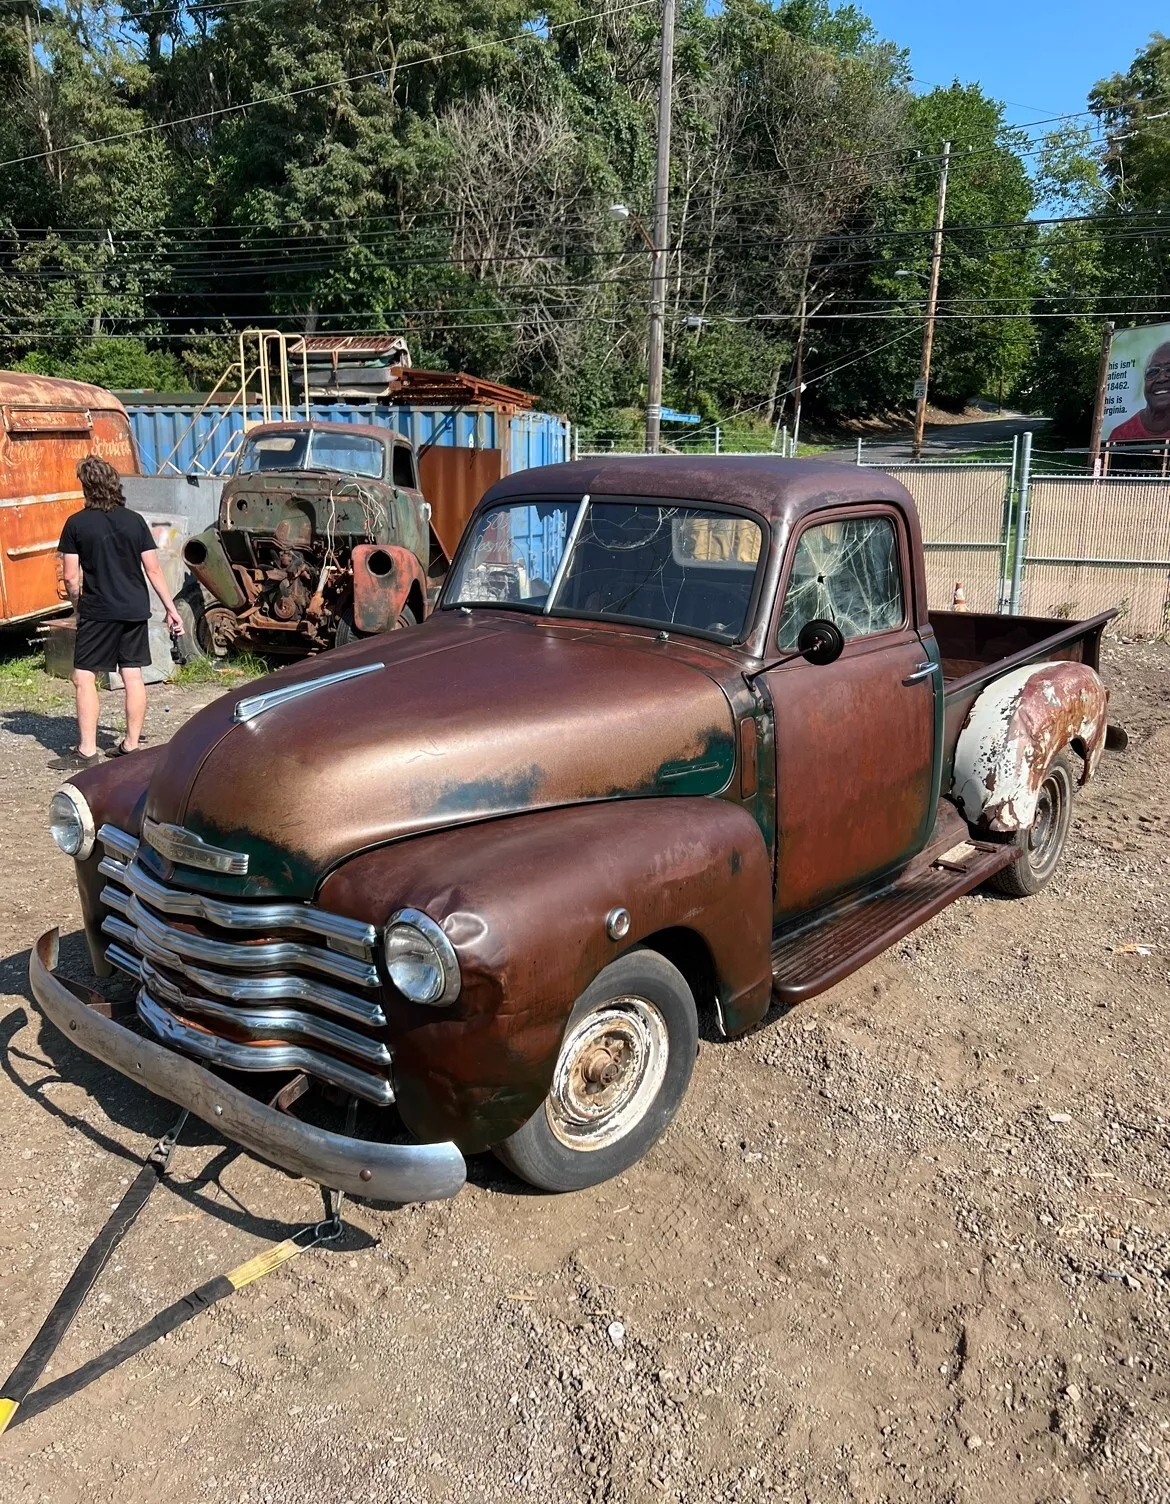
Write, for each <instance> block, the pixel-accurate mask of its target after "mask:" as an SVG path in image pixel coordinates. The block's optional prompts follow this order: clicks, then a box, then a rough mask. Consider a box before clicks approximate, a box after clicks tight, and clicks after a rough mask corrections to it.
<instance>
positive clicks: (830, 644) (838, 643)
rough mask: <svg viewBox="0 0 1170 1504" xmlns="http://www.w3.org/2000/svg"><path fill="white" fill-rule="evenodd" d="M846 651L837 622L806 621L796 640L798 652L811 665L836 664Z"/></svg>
mask: <svg viewBox="0 0 1170 1504" xmlns="http://www.w3.org/2000/svg"><path fill="white" fill-rule="evenodd" d="M844 650H845V638H844V637H843V636H842V634H841V628H840V627H839V626H838V625H837V623H836V622H835V621H822V620H820V619H819V618H818V619H817V620H815V621H806V622H805V624H804V626H803V627H801V629H800V636H799V637H798V638H797V639H796V651H797V652H798V653H799V654H800V656H801V657H802V658H804V659H807V661H808V662H809V663H819V664H826V663H836V661H837V659H838V658H840V656H841V654H842V653H843V652H844Z"/></svg>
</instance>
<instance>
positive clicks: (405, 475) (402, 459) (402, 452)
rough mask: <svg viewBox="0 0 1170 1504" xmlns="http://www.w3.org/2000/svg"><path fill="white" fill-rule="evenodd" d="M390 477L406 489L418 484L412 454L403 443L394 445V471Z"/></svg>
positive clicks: (412, 488) (409, 489) (411, 488)
mask: <svg viewBox="0 0 1170 1504" xmlns="http://www.w3.org/2000/svg"><path fill="white" fill-rule="evenodd" d="M391 479H392V480H393V482H394V484H395V485H396V486H402V487H404V488H405V489H406V490H408V491H412V490H414V489H415V488H416V487H417V485H418V481H417V480H416V479H415V476H414V454H413V452H412V451H411V450H409V449H408V448H407V447H406V445H405V444H395V446H394V473H393V475H392V476H391Z"/></svg>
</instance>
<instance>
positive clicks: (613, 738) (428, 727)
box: [145, 612, 735, 898]
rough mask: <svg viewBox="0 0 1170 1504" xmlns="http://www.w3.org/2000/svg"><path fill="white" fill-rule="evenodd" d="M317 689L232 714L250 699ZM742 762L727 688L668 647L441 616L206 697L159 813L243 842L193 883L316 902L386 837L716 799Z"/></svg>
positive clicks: (574, 629)
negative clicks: (656, 800) (236, 858)
mask: <svg viewBox="0 0 1170 1504" xmlns="http://www.w3.org/2000/svg"><path fill="white" fill-rule="evenodd" d="M355 670H364V672H361V673H360V674H358V673H354V674H353V677H347V678H345V679H341V680H336V681H334V682H332V683H329V682H323V681H327V680H328V679H329V677H330V676H331V675H337V674H342V673H347V672H349V671H355ZM308 684H315V687H314V688H311V689H308V690H306V692H305V693H304V694H303V695H301V696H299V697H297V698H290V699H286V700H284V701H283V702H281V703H277V704H274V705H272V706H271V708H268V709H262V710H260V711H259V712H258V713H256V714H253V715H251V716H250V717H249V718H247V719H242V720H241V719H237V718H236V707H237V706H238V705H240V703H241V702H242V701H251V700H255V699H256V697H257V696H260V695H263V694H265V693H266V692H269V691H273V690H279V689H281V688H285V687H292V686H296V685H308ZM247 709H248V707H247V706H245V707H244V710H247ZM734 761H735V742H734V722H733V718H732V713H731V707H730V705H729V703H728V701H727V698H726V697H725V695H724V693H723V691H722V690H721V689H720V687H719V685H718V683H717V682H716V680H715V679H714V678H713V677H712V676H711V675H709V674H708V673H706V672H704V671H703V669H702V668H700V667H697V666H695V664H694V662H683V661H680V657H679V655H677V653H676V652H674V651H672V647H671V645H670V644H668V643H665V642H664V643H658V642H656V641H655V640H654V639H653V638H652V637H649V636H645V635H638V634H634V633H618V632H612V631H600V630H597V629H592V628H589V627H582V626H581V625H579V624H574V623H567V622H564V621H560V622H550V621H544V620H534V619H531V618H527V617H520V616H512V617H509V616H508V615H507V614H506V613H502V612H473V613H470V614H464V613H456V612H450V613H446V612H444V613H442V614H441V615H440V616H438V617H435V618H432V619H431V621H429V622H428V623H426V624H425V625H424V626H422V627H418V628H413V629H411V630H409V631H403V632H394V633H390V634H387V635H385V636H381V637H377V638H371V639H368V640H367V641H364V642H362V643H358V644H354V645H353V646H351V647H347V648H341V649H335V650H334V651H333V652H331V653H329V654H328V655H326V656H325V657H322V658H317V659H315V660H310V661H309V662H307V663H302V664H298V665H296V666H295V667H293V668H290V669H284V670H281V671H280V672H279V673H276V674H273V675H270V676H269V677H268V678H265V679H262V680H260V681H258V682H256V683H253V684H250V685H248V686H247V687H246V688H244V689H242V690H239V691H235V692H232V693H230V694H227V695H224V696H222V697H221V698H220V699H218V700H216V701H215V702H214V703H212V704H211V705H208V706H206V707H205V708H204V709H203V710H201V711H200V712H199V713H198V714H197V715H195V716H194V717H193V718H192V719H191V720H190V721H189V722H188V723H187V724H186V725H185V726H184V727H183V729H182V730H181V731H179V732H178V734H177V735H176V736H175V737H174V738H173V740H172V741H171V742H170V743H169V744H168V746H167V747H166V749H165V750H164V752H163V753H162V755H161V756H160V758H159V760H158V762H157V764H156V766H155V771H154V774H153V777H152V779H151V784H150V789H149V792H148V795H147V800H146V810H145V812H146V815H147V817H148V818H150V819H152V820H157V821H165V822H167V823H169V824H173V825H178V826H182V827H183V828H185V829H186V830H188V831H190V832H193V833H194V834H195V835H197V836H199V837H201V838H202V839H203V840H204V841H208V842H211V843H212V844H214V845H217V846H221V847H227V848H229V849H231V850H233V851H239V852H246V853H247V854H248V857H249V864H248V874H247V876H246V877H244V878H239V877H225V876H218V875H215V874H212V873H209V872H203V871H196V870H195V869H194V868H191V869H187V868H184V872H183V875H184V880H189V881H190V882H191V883H192V885H198V886H201V887H205V888H208V889H214V890H217V891H224V892H235V893H239V894H254V895H262V894H263V895H271V894H273V893H280V894H285V895H288V896H290V897H291V896H296V897H304V898H308V897H311V896H312V894H313V893H314V891H315V890H316V888H317V886H318V884H319V883H320V881H321V879H322V878H323V877H324V876H325V875H326V873H327V872H329V871H330V869H331V868H333V867H335V866H336V865H337V864H338V863H339V862H342V861H344V860H346V859H347V858H348V857H351V856H353V855H355V854H356V853H357V852H359V851H363V850H366V849H368V848H369V847H372V846H377V845H381V844H383V843H385V842H387V841H392V840H396V839H400V838H402V837H404V836H410V835H415V834H418V833H419V832H423V831H429V830H438V829H442V828H445V827H449V826H454V825H460V824H464V823H469V822H472V821H478V820H484V819H490V818H493V817H496V816H500V815H511V814H517V813H520V812H522V811H525V810H537V809H548V808H551V807H553V806H556V805H564V804H579V803H582V802H587V801H592V800H600V799H617V798H623V797H631V796H635V797H636V796H654V795H671V794H711V793H717V792H719V790H721V789H722V788H723V787H724V786H725V785H726V783H727V781H728V779H729V778H730V776H731V773H732V770H733V767H734ZM566 855H568V853H566Z"/></svg>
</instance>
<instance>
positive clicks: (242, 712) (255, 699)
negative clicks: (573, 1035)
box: [232, 663, 386, 722]
mask: <svg viewBox="0 0 1170 1504" xmlns="http://www.w3.org/2000/svg"><path fill="white" fill-rule="evenodd" d="M385 667H386V665H385V664H384V663H363V664H362V665H361V667H360V668H346V669H342V670H341V671H340V672H339V673H336V674H322V675H321V677H320V678H319V679H302V680H301V681H300V683H299V684H283V685H281V687H280V688H279V689H269V690H265V692H264V693H263V694H262V695H249V696H248V698H247V699H245V700H239V701H238V702H237V704H236V708H235V710H234V711H233V712H232V720H233V721H237V722H240V721H251V720H254V719H255V718H256V716H258V715H263V714H264V712H265V711H266V710H273V709H275V707H276V706H277V705H283V704H284V703H285V701H286V700H299V699H300V697H301V696H302V695H310V694H312V693H313V691H314V690H315V689H324V688H325V686H326V685H327V684H341V683H342V682H343V681H344V680H346V679H360V678H361V677H362V675H363V674H372V673H374V672H375V671H376V670H377V669H380V668H385Z"/></svg>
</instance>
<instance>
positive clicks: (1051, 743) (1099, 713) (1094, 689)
mask: <svg viewBox="0 0 1170 1504" xmlns="http://www.w3.org/2000/svg"><path fill="white" fill-rule="evenodd" d="M1108 709H1109V692H1108V690H1107V689H1106V688H1105V686H1104V685H1103V684H1102V683H1101V680H1100V679H1099V678H1098V677H1097V675H1096V674H1095V673H1094V672H1093V670H1092V669H1091V668H1089V667H1088V666H1087V665H1086V664H1084V663H1032V664H1028V665H1027V666H1026V667H1024V668H1018V669H1015V670H1014V671H1013V672H1012V673H1010V674H1005V675H1004V676H1003V678H1002V679H997V680H996V681H995V682H994V683H993V684H989V685H988V687H987V688H986V689H985V690H984V691H983V693H982V694H981V695H980V696H979V698H978V699H977V700H976V701H975V703H974V705H972V707H971V713H970V714H969V715H968V717H967V720H966V723H965V724H964V726H963V729H962V731H960V733H959V740H958V743H957V745H956V747H955V772H954V780H953V782H952V784H951V794H952V796H953V797H954V799H955V801H956V802H957V804H958V806H959V808H960V810H961V811H962V813H963V817H964V818H965V819H966V820H968V821H970V823H971V824H972V825H982V826H983V827H984V828H985V829H988V830H1001V831H1012V830H1026V829H1027V828H1028V826H1029V825H1031V823H1032V821H1033V820H1034V819H1035V817H1036V801H1037V798H1038V797H1039V793H1040V786H1041V784H1042V783H1043V782H1044V778H1045V776H1046V774H1047V772H1048V769H1049V768H1050V767H1051V766H1052V761H1053V759H1054V758H1055V757H1056V755H1057V753H1058V752H1060V751H1062V750H1063V749H1064V748H1065V747H1067V746H1068V745H1069V743H1070V742H1076V743H1077V744H1078V750H1080V751H1082V753H1083V756H1084V770H1083V772H1082V773H1081V777H1080V780H1079V781H1080V782H1081V783H1082V784H1084V783H1087V782H1088V781H1089V779H1090V778H1091V777H1092V776H1093V774H1094V773H1095V772H1096V771H1097V764H1098V762H1099V761H1100V760H1101V753H1102V752H1103V751H1104V748H1105V730H1106V724H1107V719H1108Z"/></svg>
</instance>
